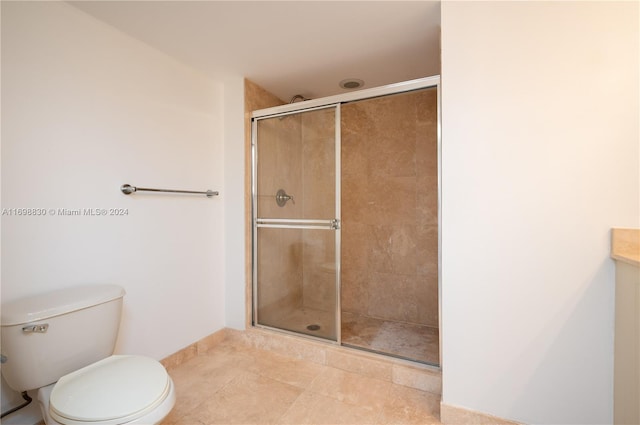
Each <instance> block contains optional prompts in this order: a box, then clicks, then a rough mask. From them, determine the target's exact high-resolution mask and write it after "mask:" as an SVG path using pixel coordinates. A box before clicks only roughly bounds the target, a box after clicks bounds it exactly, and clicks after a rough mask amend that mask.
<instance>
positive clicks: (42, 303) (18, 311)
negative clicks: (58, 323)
mask: <svg viewBox="0 0 640 425" xmlns="http://www.w3.org/2000/svg"><path fill="white" fill-rule="evenodd" d="M124 295H125V290H124V288H122V287H121V286H118V285H112V284H100V285H82V286H74V287H71V288H66V289H59V290H57V291H52V292H48V293H44V294H38V295H32V296H29V297H25V298H20V299H17V300H15V301H9V302H6V303H2V310H1V312H0V324H1V325H2V326H14V325H22V324H26V323H32V322H36V321H38V320H44V319H48V318H51V317H55V316H59V315H61V314H67V313H71V312H72V311H76V310H81V309H83V308H87V307H91V306H94V305H98V304H103V303H106V302H109V301H112V300H115V299H118V298H122V297H124Z"/></svg>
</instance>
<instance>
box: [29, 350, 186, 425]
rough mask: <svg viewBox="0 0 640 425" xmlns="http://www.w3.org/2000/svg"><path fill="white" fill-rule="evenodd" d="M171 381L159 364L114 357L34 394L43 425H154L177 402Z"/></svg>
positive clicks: (131, 358) (150, 361) (137, 357)
mask: <svg viewBox="0 0 640 425" xmlns="http://www.w3.org/2000/svg"><path fill="white" fill-rule="evenodd" d="M175 397H176V396H175V390H174V386H173V382H172V381H171V378H170V377H169V375H168V374H167V372H166V370H165V369H164V367H162V365H161V364H160V363H158V362H157V361H155V360H153V359H150V358H148V357H142V356H122V355H114V356H111V357H108V358H106V359H103V360H101V361H99V362H97V363H94V364H92V365H89V366H87V367H85V368H82V369H80V370H77V371H75V372H72V373H70V374H68V375H65V376H63V377H62V378H60V380H58V382H56V383H55V384H51V385H48V386H46V387H43V388H40V389H39V390H38V396H37V398H38V402H39V403H40V406H41V410H42V412H43V416H44V420H45V423H46V424H47V425H80V424H92V425H120V424H145V425H149V424H156V423H159V422H160V421H161V420H162V419H163V418H164V417H166V416H167V415H168V414H169V412H170V411H171V409H172V408H173V405H174V403H175Z"/></svg>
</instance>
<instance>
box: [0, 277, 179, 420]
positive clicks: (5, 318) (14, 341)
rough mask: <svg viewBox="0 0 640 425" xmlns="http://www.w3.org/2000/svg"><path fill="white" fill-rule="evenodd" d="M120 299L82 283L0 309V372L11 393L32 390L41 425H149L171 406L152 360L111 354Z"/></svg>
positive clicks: (113, 290) (108, 288)
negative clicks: (43, 424) (42, 424)
mask: <svg viewBox="0 0 640 425" xmlns="http://www.w3.org/2000/svg"><path fill="white" fill-rule="evenodd" d="M124 295H125V291H124V288H122V287H120V286H118V285H110V284H105V285H83V286H77V287H70V288H66V289H60V290H57V291H53V292H49V293H46V294H38V295H33V296H31V297H26V298H22V299H18V300H15V301H11V302H7V303H3V304H2V308H1V309H0V310H1V311H0V313H1V314H0V326H1V328H2V332H0V338H1V343H0V347H2V359H3V364H2V368H1V369H0V372H1V373H2V376H3V377H4V379H5V381H6V382H7V384H8V385H9V386H10V387H11V388H13V389H14V390H16V391H20V392H23V391H29V390H36V389H37V392H38V395H37V400H38V403H39V405H40V410H41V411H42V417H43V418H44V421H45V423H46V424H47V425H83V424H91V425H122V424H140V425H142V424H144V425H154V424H158V423H160V422H161V421H162V419H163V418H164V417H166V416H167V415H168V414H169V412H170V411H171V409H172V408H173V406H174V404H175V400H176V395H175V389H174V386H173V382H172V381H171V378H170V377H169V375H168V374H167V371H166V369H165V368H164V366H162V364H160V362H158V361H157V360H155V359H152V358H150V357H144V356H133V355H114V354H113V352H114V348H115V345H116V337H117V335H118V328H119V325H120V315H121V312H122V299H123V297H124Z"/></svg>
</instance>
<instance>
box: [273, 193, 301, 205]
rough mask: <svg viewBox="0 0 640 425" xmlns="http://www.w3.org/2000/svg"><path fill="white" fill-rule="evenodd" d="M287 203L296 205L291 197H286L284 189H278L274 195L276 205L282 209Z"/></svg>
mask: <svg viewBox="0 0 640 425" xmlns="http://www.w3.org/2000/svg"><path fill="white" fill-rule="evenodd" d="M287 201H291V203H292V204H294V205H295V204H296V201H294V200H293V196H291V195H287V192H285V191H284V189H278V192H277V193H276V203H277V204H278V206H279V207H284V206H285V204H286V203H287Z"/></svg>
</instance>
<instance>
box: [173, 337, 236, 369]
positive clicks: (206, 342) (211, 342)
mask: <svg viewBox="0 0 640 425" xmlns="http://www.w3.org/2000/svg"><path fill="white" fill-rule="evenodd" d="M226 338H227V329H226V328H225V329H220V330H219V331H217V332H214V333H212V334H211V335H209V336H206V337H204V338H202V339H201V340H199V341H196V342H194V343H193V344H190V345H188V346H186V347H184V348H183V349H181V350H178V351H176V352H175V353H173V354H171V355H169V356H167V357H165V358H164V359H162V360H160V363H161V364H162V365H163V366H164V367H165V369H167V370H171V369H172V368H174V367H176V366H179V365H181V364H182V363H184V362H186V361H188V360H190V359H192V358H194V357H196V356H198V355H200V354H202V353H205V352H207V351H208V350H209V349H210V348H212V347H214V346H216V345H218V344H220V343H221V342H222V341H224V340H225V339H226Z"/></svg>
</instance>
